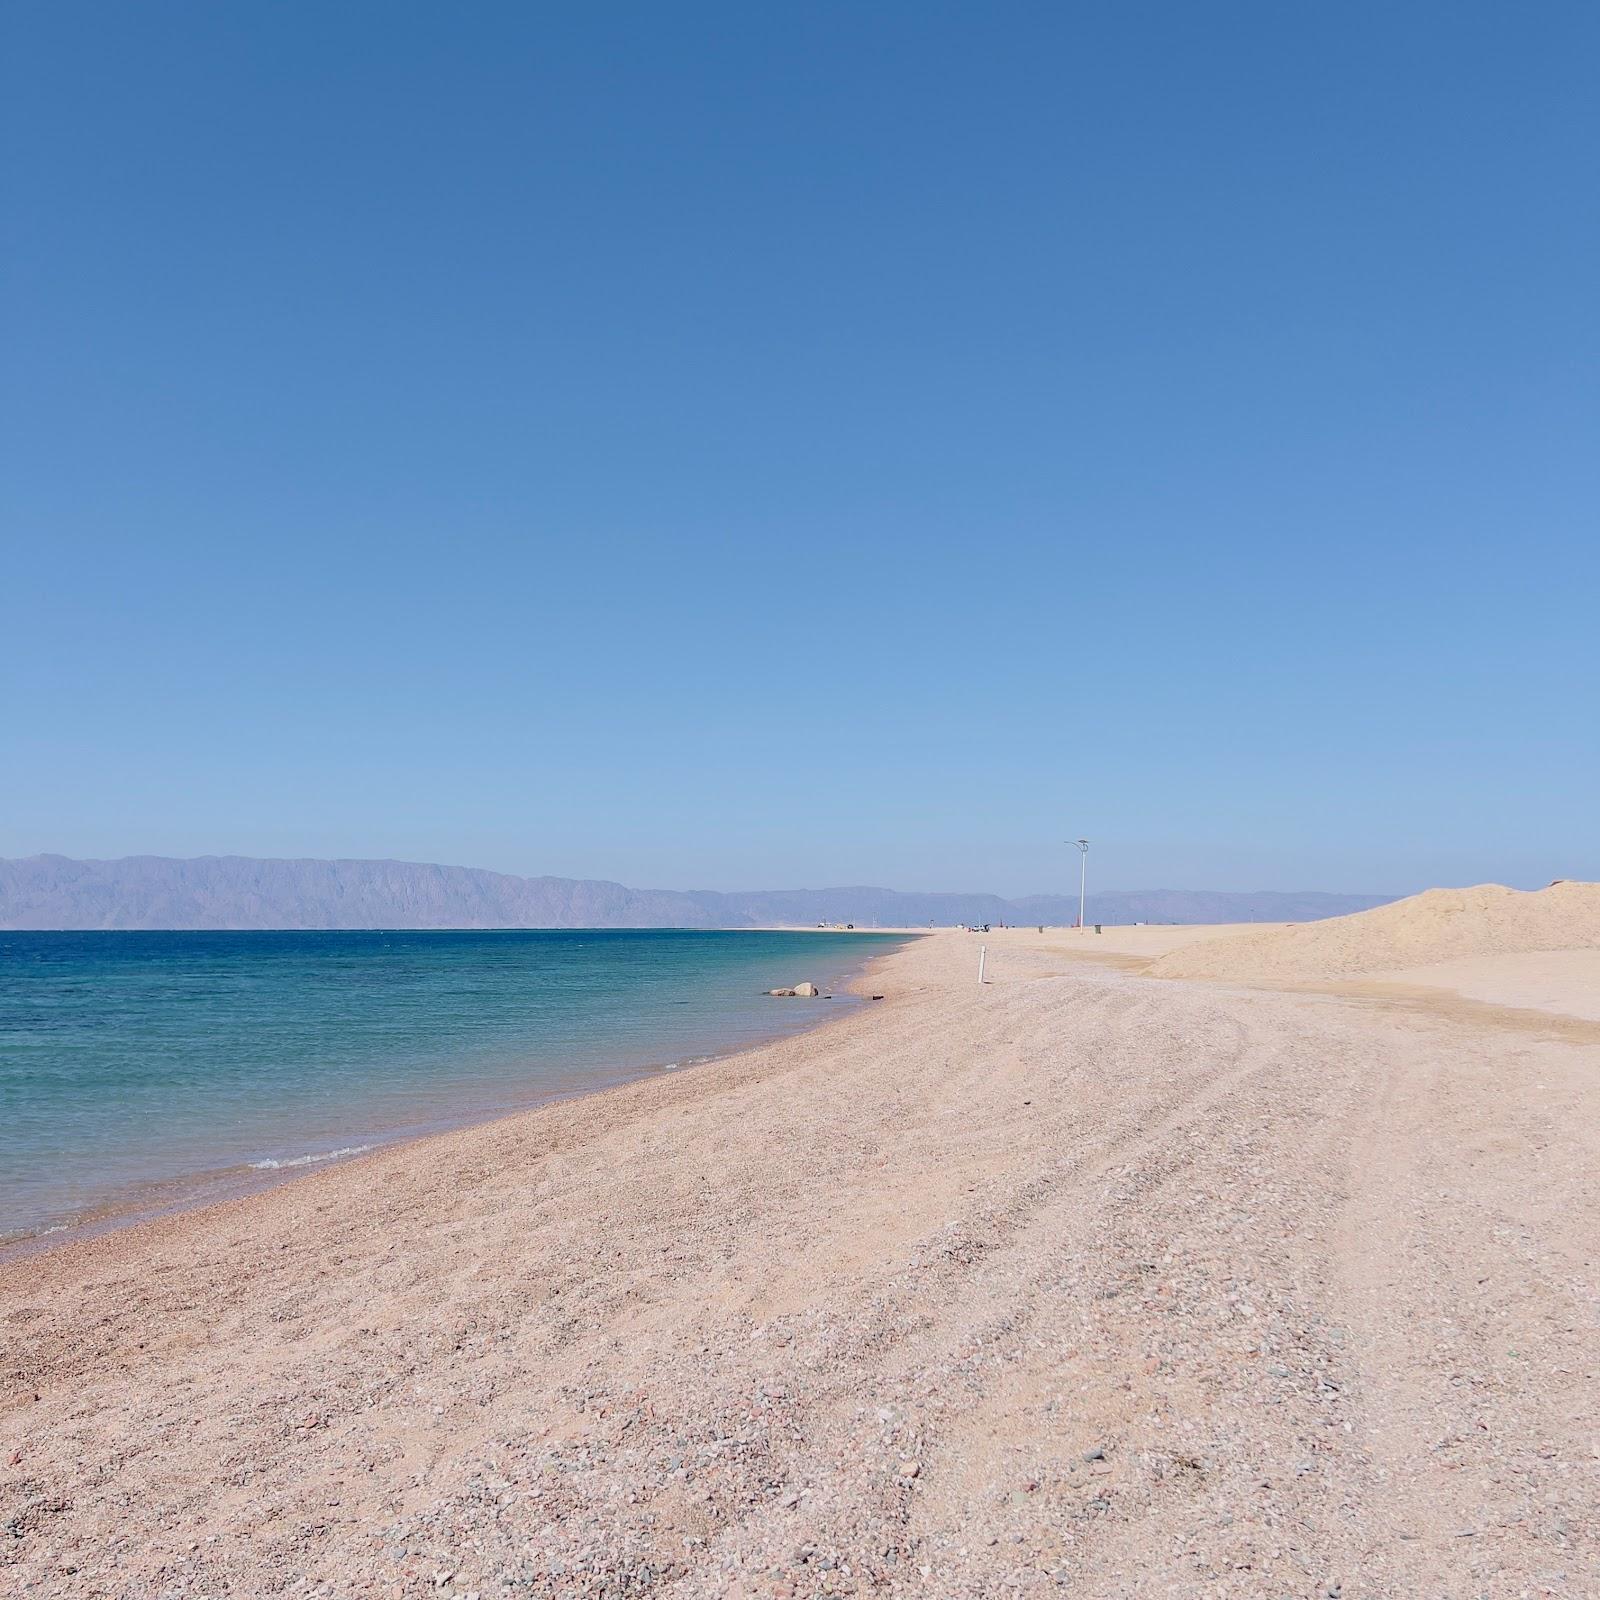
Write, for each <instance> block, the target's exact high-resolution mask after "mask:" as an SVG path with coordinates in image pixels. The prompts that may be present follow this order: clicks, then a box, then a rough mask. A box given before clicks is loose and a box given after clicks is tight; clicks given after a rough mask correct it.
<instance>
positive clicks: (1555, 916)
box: [1149, 882, 1600, 984]
mask: <svg viewBox="0 0 1600 1600" xmlns="http://www.w3.org/2000/svg"><path fill="white" fill-rule="evenodd" d="M1596 946H1600V883H1576V882H1569V883H1557V884H1552V885H1551V886H1550V887H1549V888H1548V889H1539V890H1535V891H1532V892H1526V891H1522V890H1518V889H1507V888H1504V887H1502V886H1501V885H1500V884H1497V883H1485V884H1479V885H1478V886H1477V887H1476V888H1471V889H1429V890H1428V891H1427V892H1426V893H1425V894H1418V895H1413V896H1411V898H1410V899H1408V900H1397V901H1395V902H1394V903H1393V904H1392V905H1387V906H1379V907H1377V908H1376V909H1375V910H1372V911H1359V912H1357V913H1355V915H1353V916H1348V917H1333V918H1330V919H1329V920H1328V921H1326V922H1309V923H1302V924H1300V925H1298V926H1294V927H1286V928H1276V929H1273V930H1272V931H1271V932H1267V933H1260V934H1243V935H1236V936H1232V937H1229V938H1226V939H1218V940H1207V941H1204V942H1202V943H1199V944H1192V945H1189V946H1187V947H1185V948H1183V949H1180V950H1175V951H1173V952H1172V953H1171V954H1170V955H1166V956H1163V957H1162V958H1161V959H1159V960H1158V961H1156V962H1154V963H1153V964H1152V965H1151V967H1150V968H1149V971H1150V973H1151V974H1152V975H1153V976H1156V977H1163V978H1216V979H1222V980H1224V981H1228V982H1237V983H1289V984H1292V983H1296V982H1324V981H1327V980H1329V979H1336V978H1347V977H1354V976H1357V975H1360V974H1366V973H1380V972H1392V971H1395V970H1398V969H1409V968H1415V967H1423V966H1432V965H1434V964H1436V963H1438V962H1445V961H1462V960H1467V959H1469V958H1472V957H1481V956H1498V955H1510V954H1517V953H1521V952H1524V951H1530V950H1583V949H1591V948H1594V947H1596Z"/></svg>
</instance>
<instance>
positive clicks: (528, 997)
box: [0, 929, 903, 1243]
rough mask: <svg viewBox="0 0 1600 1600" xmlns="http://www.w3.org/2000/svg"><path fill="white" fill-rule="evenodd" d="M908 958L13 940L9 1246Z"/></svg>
mask: <svg viewBox="0 0 1600 1600" xmlns="http://www.w3.org/2000/svg"><path fill="white" fill-rule="evenodd" d="M901 942H903V940H902V939H900V938H897V937H896V936H894V935H882V934H867V933H844V934H834V933H804V932H796V933H765V932H714V933H706V932H694V931H686V930H632V929H628V930H573V931H568V930H559V931H558V930H545V929H535V930H507V931H476V930H473V931H454V930H452V931H414V930H407V931H393V932H383V931H362V932H281V933H260V932H250V933H244V932H240V933H142V932H141V933H3V934H0V1243H4V1242H7V1241H10V1242H17V1241H21V1240H26V1239H29V1238H31V1237H37V1236H40V1235H47V1234H54V1233H55V1232H58V1231H64V1230H68V1229H71V1228H74V1227H78V1226H81V1225H83V1224H84V1223H85V1222H86V1221H89V1222H92V1221H93V1220H94V1219H96V1218H104V1217H107V1216H118V1215H139V1214H146V1213H148V1212H149V1211H151V1210H163V1209H169V1208H171V1207H172V1206H174V1205H181V1204H185V1203H193V1202H195V1201H197V1200H201V1199H206V1198H211V1197H213V1196H215V1195H220V1194H227V1193H233V1192H237V1191H238V1190H239V1189H241V1188H248V1187H252V1186H256V1185H259V1184H262V1183H266V1182H271V1181H275V1180H277V1179H278V1178H281V1176H282V1175H284V1174H287V1173H292V1172H296V1171H301V1170H306V1169H311V1168H314V1167H316V1166H319V1165H323V1164H326V1163H328V1162H331V1161H337V1160H341V1159H344V1158H346V1157H348V1156H351V1155H355V1154H359V1153H361V1152H362V1151H364V1150H366V1149H369V1148H371V1147H373V1146H376V1145H378V1144H382V1143H386V1142H389V1141H391V1140H394V1139H397V1138H402V1137H406V1136H409V1135H414V1134H418V1133H424V1132H431V1131H435V1130H438V1129H441V1128H447V1127H455V1126H460V1125H462V1124H465V1123H468V1122H472V1121H477V1120H481V1119H483V1118H486V1117H490V1116H494V1115H496V1114H498V1113H501V1112H506V1111H511V1110H516V1109H520V1108H522V1107H525V1106H530V1105H537V1104H540V1103H543V1102H545V1101H548V1100H551V1099H556V1098H560V1097H563V1096H567V1095H572V1094H580V1093H584V1092H587V1091H589V1090H593V1089H599V1088H604V1087H607V1086H608V1085H611V1084H615V1083H619V1082H624V1081H627V1080H628V1079H630V1078H636V1077H639V1076H641V1075H643V1074H645V1073H648V1072H651V1071H658V1070H671V1069H674V1068H677V1067H681V1066H684V1065H688V1064H691V1063H692V1062H694V1061H695V1060H697V1059H703V1058H705V1057H707V1056H710V1055H719V1054H723V1053H726V1052H728V1051H730V1050H735V1049H738V1048H740V1047H742V1046H745V1045H748V1044H752V1043H755V1042H758V1041H760V1040H764V1039H769V1038H773V1037H777V1036H780V1035H783V1034H786V1033H792V1032H796V1031H798V1030H800V1029H802V1028H804V1027H807V1026H810V1025H812V1024H814V1023H816V1022H819V1021H822V1020H823V1019H824V1018H825V1017H826V1016H828V1015H830V1014H832V1013H833V1012H834V1011H835V1010H836V1009H837V1008H838V1007H839V1006H840V1005H841V1004H846V1003H849V1001H848V997H846V996H843V995H841V996H840V997H839V998H838V999H836V1000H834V1001H832V1002H827V1001H807V1000H787V1001H785V1000H773V999H769V998H767V997H766V995H765V993H764V991H765V990H767V989H770V988H776V987H781V986H787V985H790V984H793V983H795V982H797V981H799V980H802V979H812V980H814V981H816V982H819V983H821V984H823V985H824V987H825V988H827V987H830V986H831V985H833V984H834V983H836V982H839V981H841V980H842V979H843V978H844V977H845V976H846V975H847V974H848V973H850V972H853V971H855V970H857V969H859V968H860V967H861V965H862V964H863V963H864V962H865V961H867V960H868V959H869V958H870V957H872V956H874V955H877V954H881V953H883V952H885V951H886V950H888V949H891V948H893V947H894V946H895V945H896V944H898V943H901Z"/></svg>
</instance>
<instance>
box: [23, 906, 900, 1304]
mask: <svg viewBox="0 0 1600 1600" xmlns="http://www.w3.org/2000/svg"><path fill="white" fill-rule="evenodd" d="M109 931H119V930H109ZM245 931H250V932H254V931H259V930H245ZM289 931H295V930H289ZM335 931H343V930H335ZM424 931H436V930H424ZM437 931H453V930H437ZM463 931H466V932H483V931H489V932H500V931H505V932H521V931H524V930H520V929H506V930H499V929H490V930H482V929H468V930H463ZM577 931H588V930H577ZM691 931H692V930H691ZM716 931H728V932H736V931H750V932H781V933H814V932H824V931H827V932H833V931H841V932H842V931H844V930H832V929H828V930H823V929H810V928H773V929H750V930H734V929H729V930H716ZM853 931H854V932H856V933H863V932H864V933H872V934H878V933H882V934H884V935H885V936H888V937H898V938H901V939H909V938H914V937H917V936H918V935H917V933H916V931H915V930H902V929H875V928H873V929H855V930H853ZM925 932H926V930H924V934H925ZM903 948H904V944H903V943H902V944H896V945H895V946H894V947H893V948H892V949H889V950H885V951H883V952H882V953H881V954H878V955H870V956H867V957H866V958H865V959H864V960H862V961H860V962H858V963H855V964H853V965H852V966H849V967H846V968H845V969H844V970H842V971H841V972H840V973H839V974H837V978H836V981H834V982H833V983H832V984H831V986H830V987H831V991H832V992H830V993H827V994H825V995H823V996H819V997H817V1000H816V1002H815V1003H816V1004H817V1005H819V1006H820V1005H821V1004H822V1003H823V1002H824V1001H832V1000H834V999H835V998H836V997H841V998H843V997H848V1003H847V1005H846V1006H845V1007H844V1008H843V1009H844V1011H845V1013H846V1014H848V1012H849V1010H851V1009H853V1008H854V1006H855V1005H858V1004H862V1003H864V1002H865V998H866V995H865V991H866V990H868V989H870V987H871V985H870V984H869V983H868V982H867V975H868V974H869V973H870V971H871V969H872V968H873V966H874V965H875V964H876V963H878V962H881V961H884V960H886V959H888V958H889V957H890V956H892V955H893V954H894V953H895V951H897V950H900V949H903ZM774 1003H776V1004H782V1003H784V1002H781V1001H775V1002H774ZM794 1003H795V1004H806V1003H807V1002H805V1001H804V1000H800V1001H796V1002H794ZM833 1020H834V1018H832V1017H830V1016H829V1015H827V1014H821V1015H819V1016H818V1017H817V1018H816V1019H815V1020H814V1021H812V1022H810V1023H808V1024H806V1025H804V1026H802V1027H800V1028H798V1029H793V1030H787V1031H784V1030H780V1031H778V1032H775V1033H773V1034H771V1035H769V1036H767V1037H766V1038H761V1039H755V1040H751V1039H742V1040H739V1041H737V1042H735V1043H732V1044H730V1045H729V1046H728V1047H727V1048H725V1049H715V1050H711V1051H709V1052H707V1053H705V1054H701V1055H695V1056H692V1057H689V1058H687V1059H686V1060H683V1061H673V1062H667V1061H648V1062H643V1063H640V1064H637V1065H629V1066H618V1065H605V1066H592V1065H591V1066H588V1067H585V1068H582V1069H576V1070H575V1074H574V1075H575V1076H576V1077H579V1078H588V1079H590V1080H592V1081H589V1082H574V1083H572V1084H570V1085H569V1086H566V1087H554V1088H548V1089H544V1090H540V1091H537V1092H536V1093H535V1095H534V1097H533V1098H530V1099H528V1100H526V1101H522V1102H520V1103H507V1104H504V1105H501V1106H497V1107H490V1108H486V1109H483V1110H481V1111H473V1112H469V1113H467V1114H466V1115H465V1116H463V1117H462V1118H460V1119H458V1120H449V1121H444V1122H434V1123H432V1124H426V1123H424V1124H418V1125H414V1126H411V1127H408V1128H406V1129H403V1130H402V1131H399V1132H393V1131H385V1130H383V1129H374V1128H370V1127H368V1128H355V1127H352V1128H348V1129H345V1130H344V1135H343V1137H344V1139H347V1140H348V1143H344V1142H343V1140H341V1142H340V1143H339V1144H338V1145H336V1146H335V1147H334V1148H333V1149H331V1150H330V1151H328V1152H327V1153H326V1154H322V1153H320V1152H309V1153H307V1154H306V1155H303V1156H297V1157H292V1158H289V1159H286V1160H273V1159H271V1158H266V1159H263V1160H262V1161H259V1162H256V1161H252V1162H248V1163H245V1164H242V1165H238V1166H228V1167H217V1168H209V1169H204V1170H199V1171H193V1172H186V1173H174V1174H172V1175H170V1176H167V1177H162V1178H157V1179H151V1180H149V1181H147V1182H142V1183H138V1184H135V1185H133V1186H131V1187H130V1188H128V1189H127V1190H124V1191H122V1192H121V1193H117V1194H113V1195H111V1196H108V1197H107V1198H106V1199H105V1200H104V1201H103V1202H100V1203H97V1204H95V1205H92V1206H90V1207H89V1208H87V1209H86V1210H85V1211H83V1212H81V1213H78V1214H76V1215H73V1216H72V1217H70V1218H68V1219H65V1220H52V1221H50V1222H47V1223H46V1224H45V1225H43V1226H41V1227H38V1228H35V1229H29V1230H22V1231H19V1232H16V1233H13V1234H9V1235H3V1236H0V1272H3V1271H4V1269H5V1268H6V1267H7V1266H9V1265H10V1264H12V1263H13V1262H18V1261H25V1260H32V1259H36V1258H37V1257H39V1256H40V1255H43V1254H46V1253H48V1252H50V1251H53V1250H57V1249H63V1248H66V1247H68V1246H70V1245H72V1244H74V1243H77V1242H79V1241H82V1240H86V1239H93V1238H99V1237H102V1236H104V1235H106V1234H109V1233H116V1232H120V1231H122V1230H124V1229H127V1228H134V1227H138V1226H140V1225H141V1224H144V1223H150V1222H158V1221H161V1220H163V1219H166V1218H172V1217H179V1216H183V1215H185V1214H187V1213H189V1212H193V1211H201V1210H204V1209H206V1208H208V1207H210V1206H215V1205H224V1204H228V1203H230V1202H233V1201H247V1200H250V1199H252V1198H254V1197H256V1196H260V1195H266V1194H270V1193H271V1192H273V1191H274V1190H276V1189H279V1188H281V1187H283V1186H284V1185H286V1184H291V1183H297V1182H300V1181H302V1180H304V1179H308V1178H312V1177H315V1176H318V1175H319V1174H321V1173H323V1172H326V1171H331V1170H334V1169H335V1168H345V1167H349V1166H350V1165H352V1164H353V1163H356V1162H359V1161H362V1160H363V1159H365V1158H367V1157H369V1156H373V1155H378V1154H380V1153H384V1152H390V1151H396V1150H401V1149H404V1148H406V1147H408V1146H410V1145H413V1144H420V1143H425V1142H426V1141H428V1140H431V1139H437V1138H442V1137H446V1136H448V1135H451V1134H455V1133H462V1132H466V1131H469V1130H471V1129H474V1128H482V1127H488V1126H492V1125H493V1124H495V1123H498V1122H502V1121H506V1120H509V1119H513V1118H517V1117H521V1116H525V1115H528V1114H530V1113H533V1112H538V1111H541V1110H544V1109H545V1108H547V1107H549V1106H556V1105H562V1104H565V1103H567V1102H569V1101H573V1100H580V1099H584V1098H587V1097H589V1096H592V1095H604V1094H610V1093H613V1092H615V1091H616V1090H618V1089H623V1088H627V1087H629V1086H630V1085H632V1084H635V1083H644V1082H650V1081H652V1080H654V1079H656V1078H660V1077H664V1076H666V1075H667V1074H669V1073H683V1072H690V1071H693V1070H695V1069H696V1068H698V1067H703V1066H706V1065H708V1064H710V1063H712V1062H715V1061H721V1060H726V1059H728V1058H729V1057H732V1056H737V1055H739V1054H742V1053H743V1052H745V1051H747V1050H751V1049H760V1048H762V1047H763V1045H766V1044H770V1043H772V1042H774V1041H775V1040H777V1039H781V1038H786V1037H796V1038H798V1037H801V1036H802V1035H804V1034H808V1033H812V1032H815V1031H816V1030H817V1029H818V1028H821V1027H825V1026H827V1025H828V1024H829V1023H830V1022H831V1021H833Z"/></svg>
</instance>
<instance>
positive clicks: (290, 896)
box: [0, 855, 1393, 929]
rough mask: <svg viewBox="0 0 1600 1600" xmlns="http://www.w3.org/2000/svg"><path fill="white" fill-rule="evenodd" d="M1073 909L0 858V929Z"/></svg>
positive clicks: (637, 924)
mask: <svg viewBox="0 0 1600 1600" xmlns="http://www.w3.org/2000/svg"><path fill="white" fill-rule="evenodd" d="M1391 898H1393V897H1392V896H1389V895H1352V894H1321V893H1316V892H1311V891H1307V892H1304V893H1287V894H1286V893H1276V892H1266V891H1262V892H1257V893H1233V892H1224V891H1213V890H1196V889H1151V890H1110V889H1108V890H1103V891H1098V892H1096V893H1093V894H1091V895H1090V897H1089V918H1090V920H1091V921H1098V922H1107V923H1114V922H1140V921H1144V922H1251V921H1255V922H1274V921H1284V922H1303V921H1311V920H1314V919H1317V918H1320V917H1332V916H1340V915H1342V914H1344V913H1345V912H1349V911H1361V910H1365V909H1366V908H1367V907H1369V906H1374V905H1381V904H1383V903H1384V901H1386V900H1388V899H1391ZM1077 915H1078V901H1077V896H1076V895H1072V894H1059V895H1031V896H1028V897H1026V898H1024V899H1020V900H1007V899H1003V898H1002V897H1001V896H999V895H990V894H961V893H946V894H917V893H906V892H903V891H900V890H895V889H878V888H871V887H866V886H860V887H845V888H836V889H771V890H751V891H747V892H740V893H731V894H730V893H722V892H719V891H716V890H709V889H706V890H674V889H630V888H628V887H627V886H626V885H625V884H620V883H608V882H605V881H604V880H601V879H590V878H550V877H540V878H519V877H517V876H515V875H514V874H511V873H505V872H487V871H483V870H481V869H479V868H476V867H445V866H436V865H432V864H429V863H425V862H414V861H361V860H349V861H321V860H267V859H259V858H256V857H253V856H198V857H194V858H190V859H176V858H173V857H168V856H125V857H123V858H122V859H120V860H116V861H76V860H73V859H71V858H69V857H67V856H57V855H41V856H29V857H26V858H23V859H15V860H5V859H0V928H18V929H21V928H75V929H93V928H106V929H114V928H754V927H765V926H772V925H774V924H788V925H796V924H798V925H800V926H806V925H809V924H812V923H817V922H854V923H855V924H856V926H857V927H869V928H870V927H873V926H881V927H920V926H925V925H927V924H928V923H933V924H934V925H936V926H947V925H949V924H952V923H957V922H967V923H982V922H989V923H1000V922H1014V923H1035V924H1036V923H1041V922H1043V923H1047V924H1058V925H1059V924H1065V923H1070V922H1072V921H1074V920H1075V919H1076V917H1077Z"/></svg>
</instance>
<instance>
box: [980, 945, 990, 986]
mask: <svg viewBox="0 0 1600 1600" xmlns="http://www.w3.org/2000/svg"><path fill="white" fill-rule="evenodd" d="M988 959H989V947H988V945H986V944H980V945H979V946H978V982H979V983H982V982H983V964H984V962H985V961H987V960H988Z"/></svg>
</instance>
